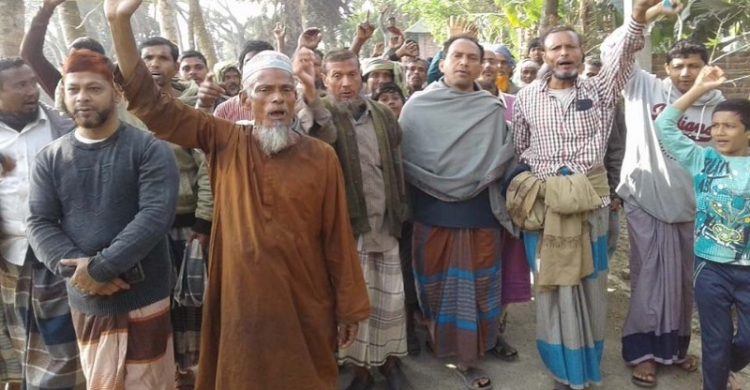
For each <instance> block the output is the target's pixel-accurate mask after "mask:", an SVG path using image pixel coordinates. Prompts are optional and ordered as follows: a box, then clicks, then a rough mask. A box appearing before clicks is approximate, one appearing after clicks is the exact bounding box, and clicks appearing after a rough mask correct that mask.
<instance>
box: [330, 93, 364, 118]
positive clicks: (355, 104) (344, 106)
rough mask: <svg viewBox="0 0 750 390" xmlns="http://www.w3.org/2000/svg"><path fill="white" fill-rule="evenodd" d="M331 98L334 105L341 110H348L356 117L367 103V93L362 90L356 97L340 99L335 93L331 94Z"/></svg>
mask: <svg viewBox="0 0 750 390" xmlns="http://www.w3.org/2000/svg"><path fill="white" fill-rule="evenodd" d="M329 98H330V99H331V101H333V106H334V107H336V108H337V109H339V110H341V111H345V112H348V113H349V114H350V115H351V116H352V117H353V118H354V117H356V116H357V115H358V114H359V113H360V112H361V111H362V106H363V105H364V104H365V99H366V98H367V95H366V94H365V93H364V91H360V92H359V95H357V97H356V98H355V99H350V100H338V99H336V98H335V97H333V95H329Z"/></svg>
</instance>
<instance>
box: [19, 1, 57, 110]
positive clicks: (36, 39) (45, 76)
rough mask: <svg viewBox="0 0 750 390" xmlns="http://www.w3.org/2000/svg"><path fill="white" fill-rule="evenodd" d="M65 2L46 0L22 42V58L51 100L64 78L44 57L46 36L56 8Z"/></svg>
mask: <svg viewBox="0 0 750 390" xmlns="http://www.w3.org/2000/svg"><path fill="white" fill-rule="evenodd" d="M64 2H65V0H44V1H43V2H42V7H41V8H39V11H37V13H36V15H35V16H34V18H33V19H31V26H30V27H29V30H28V31H26V35H24V37H23V41H21V58H23V59H24V61H26V63H27V64H29V66H30V67H31V69H32V70H33V71H34V73H36V77H37V80H38V81H39V85H41V87H42V89H43V90H44V92H46V93H47V95H49V96H50V97H51V98H53V99H54V98H55V89H56V88H57V84H59V83H60V79H61V78H62V76H61V75H60V71H59V70H57V68H56V67H55V66H54V65H52V63H51V62H49V61H48V60H47V57H45V56H44V36H45V35H47V26H49V21H50V19H51V18H52V15H53V14H54V13H55V8H57V6H58V5H60V4H62V3H64Z"/></svg>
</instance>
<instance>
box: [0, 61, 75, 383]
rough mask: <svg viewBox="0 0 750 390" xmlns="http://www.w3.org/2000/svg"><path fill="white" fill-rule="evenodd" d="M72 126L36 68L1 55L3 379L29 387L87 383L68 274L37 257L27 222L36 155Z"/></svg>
mask: <svg viewBox="0 0 750 390" xmlns="http://www.w3.org/2000/svg"><path fill="white" fill-rule="evenodd" d="M74 127H75V124H74V123H73V122H72V121H71V120H70V119H68V118H67V117H65V116H63V115H61V114H60V113H59V112H57V111H54V110H53V109H51V108H50V107H47V106H45V105H43V104H40V103H39V88H38V87H37V78H36V75H35V74H34V72H33V71H32V70H31V68H30V67H29V66H28V65H27V64H26V63H25V62H24V61H23V60H22V59H20V58H2V59H0V162H1V163H2V177H1V178H0V232H1V233H2V238H1V239H0V255H1V256H2V257H1V259H0V287H2V289H3V292H4V293H3V310H2V311H3V313H2V314H1V315H0V318H3V321H2V329H0V346H2V348H0V362H1V366H2V369H0V380H1V381H2V382H5V383H11V382H21V380H22V379H23V382H24V387H25V388H27V389H81V390H82V389H85V387H86V381H85V379H84V378H83V373H82V372H81V366H80V363H79V357H78V346H77V345H76V338H75V332H74V330H73V323H72V320H71V317H70V307H69V306H68V303H67V299H66V292H65V289H64V288H63V286H62V285H63V282H62V278H61V277H60V276H58V275H55V274H53V273H52V272H50V271H49V270H47V269H46V268H45V267H44V266H43V265H42V264H41V263H40V262H39V261H38V260H37V257H36V255H35V253H34V251H33V250H32V249H31V248H30V247H29V242H28V236H27V234H28V225H27V221H26V219H27V217H28V210H29V205H28V201H29V195H28V194H29V177H30V175H31V163H32V162H33V159H34V157H35V156H36V155H37V153H38V152H39V151H40V150H41V149H42V148H43V147H44V146H45V145H46V144H48V143H50V142H52V140H54V139H56V138H59V137H61V136H63V135H64V134H65V133H67V132H70V131H71V130H73V128H74ZM9 337H10V339H8V338H9ZM14 350H15V351H14ZM22 369H23V378H22V377H21V370H22ZM13 387H14V388H15V386H13Z"/></svg>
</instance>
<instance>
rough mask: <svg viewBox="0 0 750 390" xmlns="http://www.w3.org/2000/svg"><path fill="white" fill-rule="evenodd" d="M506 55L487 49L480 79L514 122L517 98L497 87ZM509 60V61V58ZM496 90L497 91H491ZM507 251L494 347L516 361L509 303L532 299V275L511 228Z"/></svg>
mask: <svg viewBox="0 0 750 390" xmlns="http://www.w3.org/2000/svg"><path fill="white" fill-rule="evenodd" d="M499 58H503V57H502V55H500V54H497V53H495V52H494V51H491V50H485V51H484V60H483V62H482V73H481V74H480V76H479V78H478V79H477V82H478V83H479V85H480V86H481V87H482V88H483V89H485V90H489V89H488V88H486V87H485V86H489V85H488V84H490V83H491V84H492V86H494V87H495V88H494V91H498V92H496V94H497V95H496V96H498V97H499V98H500V100H502V102H503V107H505V110H504V119H505V120H506V121H507V122H511V121H512V119H513V103H514V102H515V100H516V97H515V96H513V95H511V94H508V93H505V92H499V90H498V88H497V80H498V75H499V74H500V68H501V67H502V66H505V65H501V64H503V62H504V61H498V59H499ZM505 62H506V63H507V61H505ZM490 93H493V92H490ZM501 238H502V241H503V253H502V259H503V261H502V289H503V290H502V294H501V298H502V307H503V314H502V318H501V320H500V334H499V335H498V337H497V345H496V346H495V348H493V349H492V350H491V352H492V354H493V355H494V356H496V357H497V358H498V359H501V360H504V361H514V360H516V359H518V351H517V350H516V349H515V348H513V347H512V346H511V345H510V344H508V342H507V341H506V340H505V338H504V337H503V333H504V332H505V326H506V325H507V323H508V305H510V304H512V303H523V302H528V301H529V300H530V299H531V280H530V277H529V267H528V263H527V260H526V254H525V252H524V248H523V242H522V241H520V240H519V239H518V237H514V236H513V234H511V233H510V232H509V231H507V230H503V231H502V236H501Z"/></svg>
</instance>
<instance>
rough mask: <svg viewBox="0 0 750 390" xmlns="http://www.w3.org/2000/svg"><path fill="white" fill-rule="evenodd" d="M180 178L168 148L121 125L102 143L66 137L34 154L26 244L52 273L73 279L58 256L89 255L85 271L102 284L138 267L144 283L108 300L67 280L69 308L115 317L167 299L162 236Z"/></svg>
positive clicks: (165, 246)
mask: <svg viewBox="0 0 750 390" xmlns="http://www.w3.org/2000/svg"><path fill="white" fill-rule="evenodd" d="M178 180H179V176H178V173H177V166H176V164H175V161H174V156H173V155H172V151H171V150H170V148H169V146H168V145H167V144H166V143H164V142H163V141H159V140H157V139H156V138H154V137H153V136H152V135H151V134H150V133H147V132H144V131H141V130H138V129H136V128H135V127H132V126H130V125H126V124H122V125H121V126H120V128H119V129H118V130H117V132H116V133H115V134H114V135H112V136H111V137H110V138H108V139H106V140H105V141H102V142H98V143H94V144H86V143H82V142H80V141H79V140H77V139H76V138H75V136H74V133H73V132H71V133H69V134H67V135H65V136H63V137H61V138H59V139H58V140H56V141H54V142H52V143H51V144H49V145H48V146H47V147H45V148H44V149H43V150H42V151H41V152H40V153H39V154H38V156H37V159H36V161H35V163H34V166H33V168H32V172H31V180H30V185H29V192H30V193H29V208H30V215H29V219H28V226H29V241H30V243H31V246H32V248H33V249H34V253H36V255H37V257H38V258H39V260H40V261H41V262H43V263H44V264H45V265H46V266H47V267H48V268H49V269H50V270H52V271H53V272H55V273H57V274H60V275H63V276H65V277H70V276H72V273H73V271H74V270H73V269H72V268H71V267H67V266H63V265H61V264H60V260H61V259H73V258H79V257H90V258H91V262H90V263H89V266H88V272H89V274H90V275H91V277H92V278H93V279H95V280H96V281H99V282H106V281H110V280H112V279H114V278H115V277H118V276H119V275H122V274H123V273H125V272H126V271H128V270H130V269H131V268H133V267H134V266H135V265H136V264H138V263H140V265H141V266H142V268H143V274H144V276H145V280H143V281H141V282H138V283H133V284H131V285H130V289H128V290H123V291H120V292H118V293H115V294H113V295H112V296H108V297H104V296H92V295H87V294H83V293H81V292H80V291H78V290H76V289H75V288H73V287H72V286H70V284H69V283H68V295H69V299H70V306H71V308H73V309H76V310H78V311H80V312H82V313H85V314H90V315H117V314H125V313H127V312H129V311H132V310H135V309H138V308H142V307H145V306H148V305H150V304H152V303H155V302H158V301H159V300H162V299H164V298H166V297H168V296H169V294H170V291H171V279H172V278H171V266H170V260H169V249H168V242H167V237H166V235H167V232H168V231H169V228H170V227H171V225H172V220H173V218H174V210H175V204H176V200H177V190H178Z"/></svg>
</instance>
